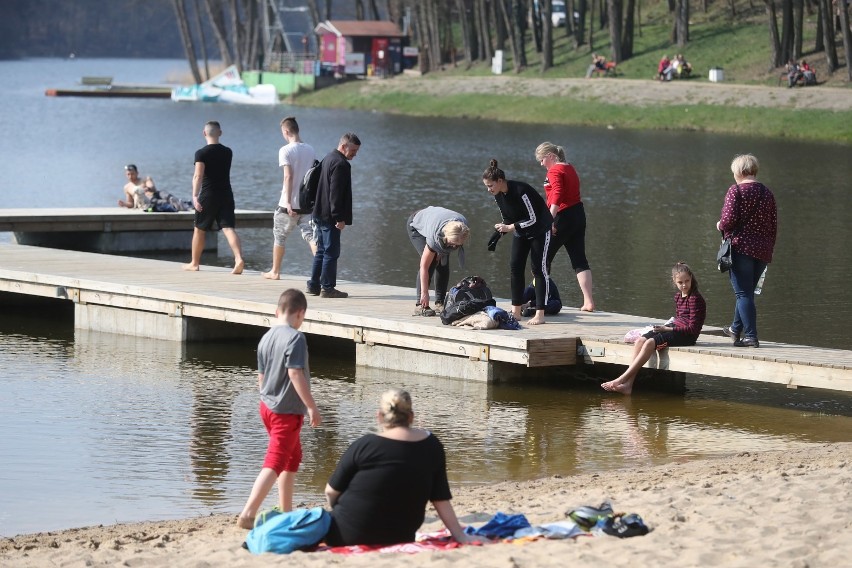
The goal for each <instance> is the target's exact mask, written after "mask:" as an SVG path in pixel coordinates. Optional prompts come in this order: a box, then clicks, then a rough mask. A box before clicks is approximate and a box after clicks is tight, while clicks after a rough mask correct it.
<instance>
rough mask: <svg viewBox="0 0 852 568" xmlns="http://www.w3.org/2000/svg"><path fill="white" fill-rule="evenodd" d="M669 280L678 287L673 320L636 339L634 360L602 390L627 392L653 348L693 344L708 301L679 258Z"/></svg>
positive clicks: (658, 349)
mask: <svg viewBox="0 0 852 568" xmlns="http://www.w3.org/2000/svg"><path fill="white" fill-rule="evenodd" d="M672 283H673V284H674V286H675V288H677V290H678V291H677V292H675V298H674V301H675V308H676V312H675V319H674V321H673V322H672V323H671V324H669V325H655V326H654V329H653V330H652V331H649V332H647V333H645V334H644V335H642V337H640V338H639V339H637V340H636V343H634V344H633V360H632V361H631V362H630V365H629V366H628V367H627V370H626V371H624V373H622V374H621V376H620V377H618V378H616V379H614V380H612V381H608V382H606V383H603V384H602V385H601V387H602V388H603V389H604V390H608V391H611V392H620V393H621V394H630V393H631V392H633V381H635V380H636V375H637V374H638V373H639V369H641V368H642V366H643V365H644V364H645V363H647V362H648V360H649V359H650V358H651V355H652V354H653V353H654V351H655V350H656V351H662V350H663V349H665V348H666V347H678V346H684V345H695V342H696V341H697V340H698V335H699V334H700V333H701V328H702V327H703V326H704V318H705V317H706V315H707V305H706V304H705V303H704V297H703V296H701V293H700V292H699V291H698V280H696V279H695V275H694V274H693V273H692V269H690V268H689V266H687V265H686V263H684V262H678V263H677V264H675V265H674V268H672Z"/></svg>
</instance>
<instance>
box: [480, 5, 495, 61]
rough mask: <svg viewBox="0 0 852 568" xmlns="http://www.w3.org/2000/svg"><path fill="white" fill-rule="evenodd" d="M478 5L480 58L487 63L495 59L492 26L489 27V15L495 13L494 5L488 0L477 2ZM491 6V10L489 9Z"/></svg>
mask: <svg viewBox="0 0 852 568" xmlns="http://www.w3.org/2000/svg"><path fill="white" fill-rule="evenodd" d="M476 3H477V5H478V6H479V18H478V20H477V21H478V25H479V32H478V33H479V35H480V43H479V45H480V48H481V50H482V51H481V52H480V58H481V59H482V60H483V61H485V62H486V63H490V62H491V58H492V57H494V49H493V48H492V46H491V26H490V25H488V22H489V13H492V12H493V11H494V8H493V4H491V3H489V2H486V0H476ZM489 6H490V8H489Z"/></svg>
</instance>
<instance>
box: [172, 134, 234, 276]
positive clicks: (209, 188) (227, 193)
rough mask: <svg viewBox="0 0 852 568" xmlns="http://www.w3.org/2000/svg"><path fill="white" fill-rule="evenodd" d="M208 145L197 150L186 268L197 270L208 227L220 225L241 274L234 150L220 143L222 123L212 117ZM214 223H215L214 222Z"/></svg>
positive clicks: (209, 229) (212, 227)
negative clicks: (233, 182) (189, 257)
mask: <svg viewBox="0 0 852 568" xmlns="http://www.w3.org/2000/svg"><path fill="white" fill-rule="evenodd" d="M203 135H204V139H205V140H207V145H206V146H204V147H203V148H201V149H200V150H198V151H197V152H196V153H195V173H194V174H193V175H192V205H193V206H194V207H195V230H194V231H193V233H192V261H191V262H190V263H189V264H184V265H183V269H184V270H198V269H199V268H200V266H201V252H202V251H203V250H204V241H205V239H206V233H207V231H216V230H218V229H219V228H221V229H222V232H223V233H224V234H225V238H226V239H227V240H228V245H229V246H230V247H231V251H233V253H234V269H233V270H232V271H231V274H242V272H243V267H244V266H245V263H244V262H243V253H242V246H241V244H240V237H239V236H238V235H237V232H236V231H235V230H234V226H235V225H236V218H235V214H234V193H233V191H232V190H231V160H232V158H233V152H231V149H230V148H228V147H227V146H223V145H222V144H220V143H219V137H220V136H222V127H221V126H220V125H219V123H218V122H216V121H214V120H211V121H210V122H208V123H207V124H205V125H204V131H203ZM214 224H215V226H214Z"/></svg>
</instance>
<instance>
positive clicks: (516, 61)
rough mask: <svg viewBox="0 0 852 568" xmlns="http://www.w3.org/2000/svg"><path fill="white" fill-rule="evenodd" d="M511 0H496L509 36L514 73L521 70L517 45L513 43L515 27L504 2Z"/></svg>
mask: <svg viewBox="0 0 852 568" xmlns="http://www.w3.org/2000/svg"><path fill="white" fill-rule="evenodd" d="M510 1H511V0H497V2H498V3H499V4H500V11H501V12H502V14H503V21H504V25H505V26H506V31H507V33H508V34H509V44H510V45H511V46H512V65H513V66H514V68H515V72H516V73H517V72H520V70H521V69H522V67H521V64H520V55H519V54H518V45H517V42H516V41H515V31H516V30H515V26H514V25H513V23H512V20H511V18H510V17H509V11H510V8H506V2H510Z"/></svg>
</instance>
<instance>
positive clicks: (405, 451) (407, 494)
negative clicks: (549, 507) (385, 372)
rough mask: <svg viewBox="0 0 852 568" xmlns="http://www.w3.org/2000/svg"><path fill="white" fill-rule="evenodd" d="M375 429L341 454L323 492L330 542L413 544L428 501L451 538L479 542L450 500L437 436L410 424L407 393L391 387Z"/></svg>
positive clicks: (411, 412)
mask: <svg viewBox="0 0 852 568" xmlns="http://www.w3.org/2000/svg"><path fill="white" fill-rule="evenodd" d="M376 419H377V421H378V426H379V433H377V434H366V435H364V436H362V437H361V438H359V439H358V440H356V441H354V442H353V443H352V444H351V445H350V446H349V448H348V449H347V450H346V451H345V452H344V453H343V455H342V456H341V458H340V462H339V463H338V465H337V468H336V469H335V471H334V473H333V474H332V475H331V479H329V481H328V484H327V485H326V486H325V495H326V498H327V499H328V505H329V507H331V527H330V528H329V531H328V534H327V535H326V537H325V543H326V544H327V545H329V546H352V545H358V544H373V545H379V544H398V543H404V542H414V537H415V533H416V532H417V529H419V528H420V526H421V525H422V524H423V521H424V519H425V513H426V503H427V502H428V501H431V502H432V505H433V506H434V507H435V511H436V512H437V513H438V517H440V519H441V521H443V523H444V526H445V527H446V528H447V530H448V531H449V532H450V535H452V538H453V540H455V541H457V542H460V543H467V542H471V541H479V540H482V539H481V538H480V537H476V536H472V535H467V534H465V532H464V530H463V529H462V526H461V524H460V523H459V520H458V518H457V517H456V513H455V511H454V510H453V506H452V504H451V503H450V499H452V494H451V493H450V484H449V482H448V481H447V467H446V455H445V453H444V446H443V445H442V444H441V442H440V440H438V438H437V437H436V436H435V435H434V434H432V433H431V432H429V431H428V430H424V429H421V428H414V427H412V425H413V423H414V410H413V408H412V405H411V396H410V395H409V394H408V392H406V391H404V390H401V389H391V390H388V391H386V392H385V393H383V394H382V396H381V401H380V403H379V409H378V411H377V412H376Z"/></svg>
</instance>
